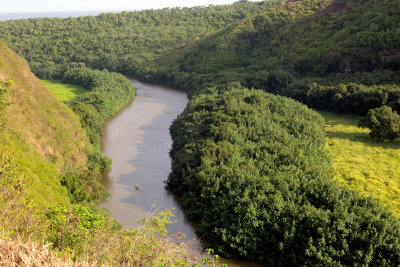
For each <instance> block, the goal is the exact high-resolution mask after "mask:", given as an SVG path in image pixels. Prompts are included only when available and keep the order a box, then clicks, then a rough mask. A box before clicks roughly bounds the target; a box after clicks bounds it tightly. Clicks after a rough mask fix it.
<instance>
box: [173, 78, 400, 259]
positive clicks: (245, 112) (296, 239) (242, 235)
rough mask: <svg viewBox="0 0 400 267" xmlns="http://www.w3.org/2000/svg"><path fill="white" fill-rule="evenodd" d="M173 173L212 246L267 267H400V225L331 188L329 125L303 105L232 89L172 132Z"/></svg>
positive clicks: (200, 100)
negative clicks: (326, 140)
mask: <svg viewBox="0 0 400 267" xmlns="http://www.w3.org/2000/svg"><path fill="white" fill-rule="evenodd" d="M171 135H172V138H173V140H174V143H173V147H172V150H171V157H172V160H173V165H172V173H171V174H170V176H169V178H168V183H167V187H168V189H169V190H171V191H172V192H174V193H175V194H177V195H178V196H179V197H180V200H181V203H182V205H183V207H184V209H185V211H186V214H187V216H188V218H189V219H190V220H192V221H193V222H195V223H196V228H197V231H198V233H199V234H200V235H201V236H202V237H204V238H205V244H206V246H211V247H215V248H217V251H218V252H220V253H222V254H223V255H226V256H229V257H243V258H246V259H251V260H256V261H259V262H262V263H265V264H267V265H268V266H296V265H300V266H314V265H321V266H326V265H352V266H354V265H371V266H382V265H388V266H394V265H398V264H400V235H399V233H400V232H399V231H400V223H399V221H398V219H397V218H395V217H394V216H393V215H391V213H390V212H389V211H388V210H386V209H384V208H383V207H382V206H380V205H379V203H378V202H377V201H375V200H372V199H370V198H365V197H361V196H360V195H359V194H358V193H356V192H354V191H350V190H348V189H347V188H345V187H343V186H339V184H337V183H336V182H335V181H333V172H332V167H331V161H330V158H329V156H328V154H327V151H326V150H325V139H324V138H325V132H324V129H323V119H322V117H321V116H320V115H319V114H318V113H316V112H315V111H312V110H310V109H308V108H307V107H306V106H303V105H301V104H300V103H298V102H296V101H294V100H290V99H287V98H284V97H279V96H274V95H271V94H267V93H264V92H262V91H260V90H249V89H246V88H243V87H241V86H240V85H238V84H228V85H226V86H222V87H217V88H215V87H213V88H209V89H207V90H204V91H203V92H202V93H201V94H199V95H198V96H197V97H195V98H193V99H192V100H191V101H190V102H189V104H188V106H187V108H186V109H185V111H184V112H183V113H182V114H181V115H180V116H179V117H178V119H176V120H175V121H174V123H173V125H172V126H171Z"/></svg>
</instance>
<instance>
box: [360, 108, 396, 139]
mask: <svg viewBox="0 0 400 267" xmlns="http://www.w3.org/2000/svg"><path fill="white" fill-rule="evenodd" d="M358 126H359V127H362V128H369V129H370V130H371V132H370V134H369V135H370V136H371V137H372V138H373V139H375V140H377V141H385V140H389V141H394V140H395V139H398V138H400V115H399V114H397V112H396V111H393V110H392V108H391V107H388V106H382V107H380V108H375V109H370V110H369V111H368V114H367V116H366V117H364V118H362V119H361V120H360V121H359V123H358Z"/></svg>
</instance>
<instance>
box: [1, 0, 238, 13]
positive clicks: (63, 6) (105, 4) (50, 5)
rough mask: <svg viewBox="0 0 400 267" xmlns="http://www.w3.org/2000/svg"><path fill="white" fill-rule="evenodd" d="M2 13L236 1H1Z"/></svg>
mask: <svg viewBox="0 0 400 267" xmlns="http://www.w3.org/2000/svg"><path fill="white" fill-rule="evenodd" d="M2 1H6V2H7V4H5V5H1V11H0V12H1V13H8V12H10V13H11V12H12V13H14V12H52V11H54V12H59V11H123V10H127V11H130V10H142V9H151V8H154V9H158V8H164V7H177V6H179V7H192V6H203V5H207V6H208V5H211V4H212V5H219V4H231V3H233V2H236V1H237V0H236V1H235V0H11V1H9V0H0V2H2Z"/></svg>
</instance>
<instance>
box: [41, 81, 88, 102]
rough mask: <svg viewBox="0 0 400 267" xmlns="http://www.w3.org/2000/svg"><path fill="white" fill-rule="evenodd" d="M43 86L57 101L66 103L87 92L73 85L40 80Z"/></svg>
mask: <svg viewBox="0 0 400 267" xmlns="http://www.w3.org/2000/svg"><path fill="white" fill-rule="evenodd" d="M42 83H43V84H44V86H46V88H47V89H49V91H50V92H52V93H53V95H55V96H56V97H57V98H58V99H59V100H61V101H64V102H67V101H71V100H73V99H74V98H75V97H77V96H78V95H79V94H82V93H84V92H86V91H87V90H86V89H85V88H83V87H82V86H79V85H75V84H65V83H63V82H62V81H48V80H42Z"/></svg>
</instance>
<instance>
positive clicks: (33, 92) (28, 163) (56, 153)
mask: <svg viewBox="0 0 400 267" xmlns="http://www.w3.org/2000/svg"><path fill="white" fill-rule="evenodd" d="M0 79H3V80H7V79H12V80H13V82H14V84H13V85H12V86H11V92H10V94H9V98H10V101H11V102H12V104H11V105H10V106H9V107H8V108H7V110H6V112H5V117H6V118H7V122H6V129H7V130H6V132H5V133H4V136H3V140H1V142H0V151H7V152H8V153H9V154H10V155H11V156H13V157H14V158H15V159H16V164H17V165H18V166H19V168H22V169H24V170H25V171H26V172H27V173H28V174H29V175H27V176H26V177H27V178H26V179H27V181H26V183H27V184H28V188H29V189H30V190H29V191H30V193H31V195H32V196H33V197H34V198H35V199H36V201H37V203H39V204H40V205H41V204H43V205H47V204H55V203H68V202H69V199H68V197H67V194H66V190H65V188H64V187H62V186H61V185H60V183H59V180H58V179H59V176H60V171H61V170H62V168H63V167H64V165H65V164H66V163H70V164H73V165H74V166H80V167H85V166H86V162H87V157H86V151H85V150H86V145H87V143H88V141H87V137H86V134H85V132H84V130H82V129H81V126H80V122H79V119H78V117H77V116H76V115H75V114H74V113H73V112H72V111H71V110H70V109H68V107H67V106H65V105H64V104H63V103H62V102H60V101H59V100H58V99H57V98H56V97H54V96H53V95H52V94H49V92H48V90H47V89H46V88H45V87H44V86H43V84H42V83H41V82H40V81H39V80H38V79H37V78H36V77H35V76H34V75H33V74H32V73H31V72H30V70H29V67H28V65H27V63H26V61H25V60H24V59H22V58H21V57H19V56H17V55H16V54H15V53H14V52H12V51H11V50H10V49H8V48H7V47H6V46H5V45H4V44H3V43H1V42H0Z"/></svg>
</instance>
